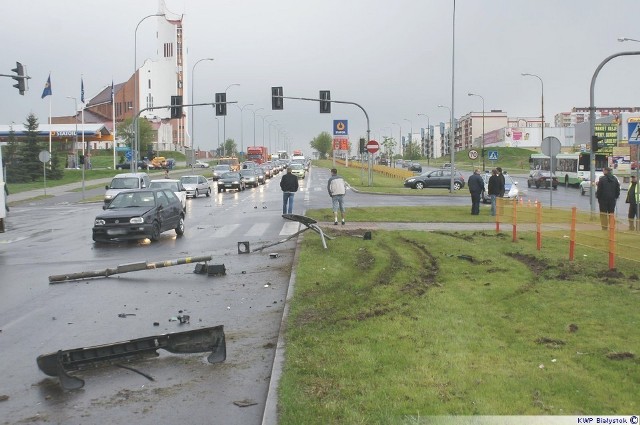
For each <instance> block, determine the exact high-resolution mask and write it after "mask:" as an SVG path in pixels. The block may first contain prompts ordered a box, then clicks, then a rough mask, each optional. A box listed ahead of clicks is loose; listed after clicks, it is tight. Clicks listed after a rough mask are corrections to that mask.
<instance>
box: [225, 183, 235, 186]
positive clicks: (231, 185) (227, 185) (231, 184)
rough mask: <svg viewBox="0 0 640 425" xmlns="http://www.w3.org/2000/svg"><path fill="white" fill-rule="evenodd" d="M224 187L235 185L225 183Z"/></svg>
mask: <svg viewBox="0 0 640 425" xmlns="http://www.w3.org/2000/svg"><path fill="white" fill-rule="evenodd" d="M224 187H233V185H232V184H229V183H227V184H225V185H224Z"/></svg>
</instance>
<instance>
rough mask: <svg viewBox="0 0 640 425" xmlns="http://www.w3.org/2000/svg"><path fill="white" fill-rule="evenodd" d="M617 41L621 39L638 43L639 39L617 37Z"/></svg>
mask: <svg viewBox="0 0 640 425" xmlns="http://www.w3.org/2000/svg"><path fill="white" fill-rule="evenodd" d="M618 41H620V42H623V41H635V42H637V43H640V40H636V39H635V38H629V37H618Z"/></svg>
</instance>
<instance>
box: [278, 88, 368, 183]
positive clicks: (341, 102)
mask: <svg viewBox="0 0 640 425" xmlns="http://www.w3.org/2000/svg"><path fill="white" fill-rule="evenodd" d="M272 97H274V98H280V99H293V100H308V101H311V102H329V103H340V104H343V105H354V106H357V107H358V108H360V109H361V110H362V112H364V116H365V118H366V119H367V142H369V140H371V126H370V124H369V114H367V111H366V110H365V109H364V108H363V107H362V106H360V105H358V104H357V103H355V102H348V101H344V100H327V99H313V98H309V97H290V96H276V95H272ZM371 184H372V176H371V159H370V160H369V186H371Z"/></svg>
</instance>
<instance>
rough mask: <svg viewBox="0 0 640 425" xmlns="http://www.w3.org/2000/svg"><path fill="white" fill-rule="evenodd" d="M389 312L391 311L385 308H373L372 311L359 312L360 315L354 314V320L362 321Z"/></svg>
mask: <svg viewBox="0 0 640 425" xmlns="http://www.w3.org/2000/svg"><path fill="white" fill-rule="evenodd" d="M390 311H391V309H389V308H386V307H382V308H381V307H379V308H374V309H372V310H369V311H363V312H360V313H358V314H356V320H358V321H363V320H366V319H369V318H371V317H378V316H384V315H385V314H387V313H388V312H390Z"/></svg>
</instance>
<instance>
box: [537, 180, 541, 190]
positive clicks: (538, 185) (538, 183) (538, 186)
mask: <svg viewBox="0 0 640 425" xmlns="http://www.w3.org/2000/svg"><path fill="white" fill-rule="evenodd" d="M536 189H540V182H538V181H536Z"/></svg>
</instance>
